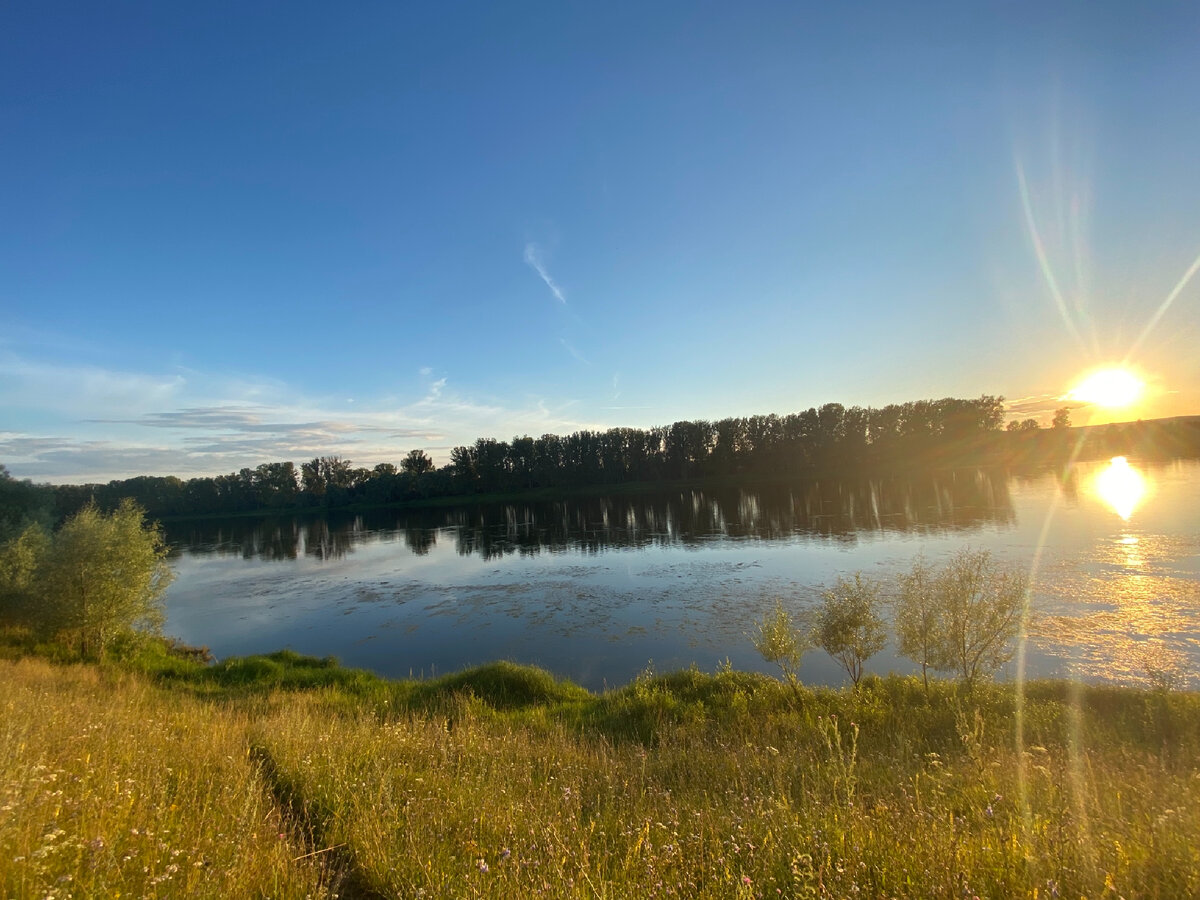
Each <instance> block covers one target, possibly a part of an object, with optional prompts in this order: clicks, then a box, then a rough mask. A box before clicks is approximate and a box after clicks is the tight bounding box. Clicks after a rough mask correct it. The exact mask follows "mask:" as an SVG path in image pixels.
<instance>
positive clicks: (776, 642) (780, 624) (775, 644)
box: [752, 599, 809, 699]
mask: <svg viewBox="0 0 1200 900" xmlns="http://www.w3.org/2000/svg"><path fill="white" fill-rule="evenodd" d="M757 628H758V630H757V633H756V634H754V635H753V636H752V640H753V641H754V649H755V650H757V651H758V652H759V653H760V654H761V655H762V658H763V659H765V660H766V661H767V662H772V663H775V664H776V665H777V666H779V669H780V671H781V672H783V676H784V677H785V678H786V679H787V681H788V684H790V685H791V686H792V691H793V692H794V693H795V695H796V698H797V699H799V698H800V683H799V681H798V679H797V678H796V670H797V669H799V668H800V660H801V659H802V658H803V656H804V654H805V652H806V651H807V650H808V648H809V639H808V636H807V635H806V634H805V632H804V631H803V630H802V629H801V628H800V627H798V623H797V622H796V621H795V619H794V618H793V617H792V614H791V613H789V612H788V611H787V609H786V608H785V607H784V605H783V601H782V600H778V599H777V600H776V601H775V609H774V611H773V612H772V613H771V614H770V615H767V616H764V617H763V618H762V619H761V620H760V621H759V622H758V623H757Z"/></svg>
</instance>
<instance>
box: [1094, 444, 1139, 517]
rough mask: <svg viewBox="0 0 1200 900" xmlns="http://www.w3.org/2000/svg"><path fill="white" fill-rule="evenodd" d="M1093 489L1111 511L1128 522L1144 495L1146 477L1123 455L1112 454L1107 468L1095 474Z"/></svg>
mask: <svg viewBox="0 0 1200 900" xmlns="http://www.w3.org/2000/svg"><path fill="white" fill-rule="evenodd" d="M1093 489H1094V490H1095V492H1096V493H1097V494H1098V495H1099V496H1100V499H1101V500H1103V501H1104V502H1105V503H1107V504H1108V505H1109V507H1111V509H1112V511H1113V512H1115V513H1116V514H1117V515H1118V516H1120V517H1121V518H1122V519H1124V520H1125V521H1126V522H1128V521H1129V517H1130V516H1131V515H1133V511H1134V510H1135V509H1137V507H1138V505H1139V504H1140V503H1141V502H1142V500H1143V499H1144V498H1145V496H1146V479H1145V478H1144V477H1143V476H1142V473H1141V472H1139V471H1138V470H1137V469H1135V468H1134V467H1133V466H1131V465H1130V464H1129V461H1128V460H1127V459H1125V457H1123V456H1114V457H1113V458H1112V460H1111V461H1110V462H1109V464H1108V468H1106V469H1103V470H1102V471H1101V472H1100V473H1099V474H1098V475H1097V476H1096V480H1095V482H1094V486H1093Z"/></svg>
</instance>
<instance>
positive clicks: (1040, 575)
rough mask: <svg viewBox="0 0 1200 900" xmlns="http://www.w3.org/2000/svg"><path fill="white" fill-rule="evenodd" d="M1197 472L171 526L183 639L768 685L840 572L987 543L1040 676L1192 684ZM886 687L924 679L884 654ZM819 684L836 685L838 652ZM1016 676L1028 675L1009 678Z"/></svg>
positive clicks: (1113, 468)
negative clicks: (694, 669)
mask: <svg viewBox="0 0 1200 900" xmlns="http://www.w3.org/2000/svg"><path fill="white" fill-rule="evenodd" d="M1197 510H1200V463H1197V462H1195V461H1177V462H1173V463H1169V464H1158V465H1156V466H1153V467H1150V466H1147V465H1146V464H1143V463H1139V462H1138V461H1136V460H1131V461H1128V462H1117V463H1108V462H1105V463H1091V464H1084V465H1080V466H1079V467H1077V468H1076V470H1075V471H1074V473H1073V474H1072V475H1071V476H1070V477H1069V478H1067V479H1065V480H1064V479H1061V478H1059V477H1057V476H1056V475H1055V474H1053V473H1049V472H1047V473H1041V474H1035V475H1026V476H1007V475H1003V474H996V473H987V472H983V471H978V472H958V473H955V474H954V475H945V476H936V477H935V476H929V477H926V478H918V479H891V480H862V481H856V482H842V481H830V480H825V481H813V482H809V483H806V484H803V485H798V486H796V487H794V488H792V489H788V490H772V491H754V490H736V489H735V490H721V491H702V490H690V489H689V490H676V491H670V492H662V493H656V494H651V495H637V496H629V495H615V496H610V497H599V498H586V499H578V500H575V499H572V500H565V501H561V502H540V503H508V504H494V505H466V506H462V507H454V508H447V509H439V510H435V511H429V510H426V511H420V512H407V511H406V512H394V511H390V512H389V511H383V512H377V513H372V514H365V515H358V516H342V517H337V516H334V517H309V518H285V519H273V520H262V521H257V520H236V521H229V522H203V523H192V524H176V525H173V526H171V528H169V529H168V538H169V539H170V540H171V541H172V543H173V544H174V546H175V547H176V548H177V553H176V556H175V558H174V560H173V563H174V566H175V569H176V572H177V580H176V582H175V584H174V585H172V587H171V589H170V591H169V593H168V597H167V607H168V622H167V630H168V632H169V633H171V634H174V635H177V636H179V637H180V638H182V639H183V640H185V641H187V642H189V643H197V644H206V645H208V646H209V647H211V648H212V649H213V651H214V653H216V654H217V655H218V656H228V655H240V654H247V653H258V652H268V651H271V650H276V649H280V648H281V647H291V648H292V649H295V650H297V651H299V652H301V653H310V654H315V655H319V656H325V655H334V656H337V657H338V658H339V659H341V660H342V661H343V662H345V663H347V664H349V665H354V666H363V667H366V668H369V669H372V670H374V671H377V672H380V673H381V674H385V675H391V676H407V675H409V674H413V675H431V674H435V673H440V672H445V671H450V670H454V669H458V668H461V667H463V666H466V665H472V664H476V663H482V662H487V661H491V660H494V659H501V658H503V659H512V660H516V661H518V662H524V663H536V664H538V665H542V666H545V667H546V668H548V669H550V670H552V671H554V672H556V673H558V674H560V675H563V676H568V677H570V678H573V679H574V680H576V681H578V682H580V683H582V684H584V685H586V686H588V687H593V688H599V687H603V686H604V685H605V684H608V685H613V684H622V683H625V682H627V681H628V680H629V679H631V678H632V677H634V676H635V675H636V674H637V673H638V672H639V671H642V670H644V669H646V668H647V667H648V666H650V665H653V667H654V668H655V669H657V670H659V671H667V670H671V669H676V668H681V667H685V666H687V665H690V664H693V663H694V664H696V665H698V666H699V667H701V668H702V669H712V668H714V667H715V666H716V665H718V663H719V662H720V661H723V660H726V659H728V660H729V661H730V662H731V663H732V664H733V665H734V666H735V667H738V668H746V669H759V670H763V671H770V667H769V666H768V665H766V664H765V663H764V662H763V661H762V660H761V659H760V658H759V657H758V655H757V653H756V651H755V650H754V648H753V646H752V644H751V642H750V638H749V636H748V635H749V633H750V632H751V631H752V629H753V624H754V622H755V620H756V619H757V618H758V617H760V616H761V615H762V614H763V612H764V611H766V610H768V609H769V608H771V607H772V606H773V604H774V600H775V598H777V597H779V598H783V600H784V601H785V602H786V603H787V604H789V605H791V606H793V607H795V608H796V609H798V610H799V609H803V608H805V607H808V606H811V604H812V603H813V602H814V601H815V600H816V599H817V598H818V597H819V595H820V591H821V589H822V588H823V587H824V586H826V585H829V584H831V583H832V582H833V580H834V579H835V578H836V577H837V576H838V575H846V574H850V573H852V572H854V571H857V570H861V571H863V572H864V573H866V574H869V575H871V576H873V577H877V578H880V579H883V580H885V581H886V582H888V583H889V584H890V583H893V582H894V579H895V576H896V575H897V574H898V573H899V572H902V571H905V570H907V569H908V567H909V566H910V565H911V563H912V561H913V559H914V558H915V557H916V555H917V554H918V553H920V554H924V556H925V557H926V558H927V559H929V560H930V561H931V562H933V563H935V564H937V563H940V562H943V561H944V560H945V559H947V558H948V557H949V556H950V555H952V554H953V553H954V552H955V551H957V550H959V549H960V548H962V547H965V546H969V547H972V548H977V549H988V550H991V551H992V552H993V553H994V554H995V555H996V556H997V557H998V558H1000V559H1001V560H1003V561H1005V562H1007V563H1009V564H1011V565H1014V566H1020V567H1022V568H1023V569H1025V570H1027V571H1030V572H1031V573H1032V577H1033V585H1034V592H1033V597H1034V607H1035V609H1034V612H1035V614H1036V615H1035V618H1034V623H1033V626H1032V630H1031V633H1030V635H1029V637H1028V639H1027V642H1026V644H1025V648H1026V666H1027V669H1028V673H1029V674H1030V675H1031V676H1034V677H1038V676H1051V675H1074V676H1079V677H1083V678H1087V679H1094V680H1110V681H1117V682H1142V683H1145V682H1147V681H1153V680H1158V681H1161V680H1164V679H1166V680H1174V681H1176V682H1179V681H1185V680H1187V679H1188V678H1189V677H1190V673H1191V672H1194V671H1196V670H1197V662H1200V514H1198V513H1197ZM868 670H869V671H875V672H880V673H883V672H888V671H899V672H909V671H913V666H912V664H911V663H910V662H909V661H907V660H904V659H901V658H898V657H897V656H896V655H895V654H894V653H893V652H892V648H890V647H889V648H888V650H885V651H884V652H883V653H882V654H880V655H879V656H877V657H875V658H873V659H872V660H871V661H870V663H868ZM801 674H802V676H803V677H804V678H805V679H806V680H810V681H815V682H826V683H837V682H840V681H841V680H842V673H841V670H840V669H838V668H837V667H836V666H835V665H834V664H833V662H832V661H831V660H830V659H829V658H828V657H827V656H825V655H824V654H823V653H820V652H812V653H810V654H809V655H808V656H806V657H805V661H804V663H803V668H802V673H801ZM1008 674H1012V672H1011V666H1010V671H1009V672H1008Z"/></svg>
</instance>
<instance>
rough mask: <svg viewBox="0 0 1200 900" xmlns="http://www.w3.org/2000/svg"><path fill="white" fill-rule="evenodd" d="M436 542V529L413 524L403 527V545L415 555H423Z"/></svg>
mask: <svg viewBox="0 0 1200 900" xmlns="http://www.w3.org/2000/svg"><path fill="white" fill-rule="evenodd" d="M436 544H437V531H435V530H434V529H432V528H423V527H421V526H420V525H415V526H409V527H406V528H405V529H404V546H406V547H407V548H408V549H409V550H411V551H412V552H413V553H415V554H416V555H417V556H424V555H425V554H426V553H428V552H429V551H430V549H431V548H432V547H433V546H434V545H436Z"/></svg>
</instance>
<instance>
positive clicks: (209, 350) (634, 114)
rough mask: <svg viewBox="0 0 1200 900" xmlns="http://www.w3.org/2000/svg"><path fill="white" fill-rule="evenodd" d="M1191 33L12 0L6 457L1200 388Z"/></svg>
mask: <svg viewBox="0 0 1200 900" xmlns="http://www.w3.org/2000/svg"><path fill="white" fill-rule="evenodd" d="M1198 41H1200V5H1198V4H1195V3H1171V2H1163V3H1152V4H1136V5H1135V4H1130V3H1125V2H1119V3H1105V2H1080V3H1053V2H1050V3H1047V2H1034V3H1019V2H1008V3H995V4H988V3H978V4H976V3H968V4H964V3H961V2H953V3H927V4H894V3H879V4H873V3H849V4H830V3H802V2H786V3H736V4H735V3H705V2H688V3H673V2H665V0H664V2H654V3H623V2H607V3H589V4H585V3H577V2H564V0H559V2H556V3H524V2H512V3H499V4H496V3H487V4H485V3H465V4H464V3H455V2H443V3H434V4H405V3H394V2H387V3H371V2H364V3H355V4H312V3H302V2H290V3H245V2H240V3H229V4H225V3H221V2H215V0H214V2H206V3H195V4H183V3H149V2H147V3H123V2H113V3H103V4H96V3H81V4H70V3H57V2H42V0H39V2H13V3H7V4H5V5H4V8H3V10H2V11H0V111H2V114H0V210H3V215H0V463H3V464H4V465H6V466H7V468H8V469H9V471H10V472H11V473H12V474H14V475H16V476H18V477H22V478H32V479H34V480H35V481H50V482H86V481H106V480H108V479H111V478H121V477H128V476H132V475H137V474H157V475H167V474H173V475H179V476H181V477H190V476H194V475H203V474H220V473H225V472H231V471H235V470H237V469H239V468H241V467H243V466H251V467H253V466H256V465H258V464H260V463H263V462H271V461H278V460H288V459H290V460H293V461H295V462H297V463H299V462H301V461H304V460H306V459H310V458H312V457H313V456H317V455H328V454H337V455H340V456H342V457H344V458H349V459H350V460H351V461H352V462H353V463H354V464H355V465H366V466H370V465H374V464H376V463H379V462H398V461H399V460H400V458H401V457H402V456H403V455H404V454H405V453H406V452H408V451H409V450H410V449H413V448H422V449H425V450H426V451H427V452H429V453H430V454H431V455H432V456H433V457H434V459H435V460H436V461H438V462H439V463H441V462H445V461H447V459H448V457H449V450H450V448H451V447H453V446H455V445H457V444H463V443H469V442H472V441H474V440H475V439H476V438H477V437H485V436H486V437H495V438H499V439H509V438H511V437H513V436H515V435H523V434H530V435H540V434H544V433H560V434H564V433H569V432H571V431H575V430H579V429H582V428H607V427H612V426H633V427H647V426H651V425H663V424H670V423H671V422H673V421H676V420H679V419H696V418H706V419H718V418H723V417H726V416H743V415H751V414H756V413H771V412H775V413H780V414H783V413H789V412H795V411H798V410H803V409H806V408H808V407H810V406H819V405H821V404H823V403H827V402H840V403H843V404H846V405H848V406H849V405H854V404H858V405H863V406H883V405H885V404H888V403H899V402H905V401H909V400H918V399H925V398H939V397H945V396H955V397H977V396H979V395H981V394H994V395H1003V396H1004V397H1006V398H1007V399H1008V400H1009V401H1010V402H1011V404H1012V407H1011V409H1012V415H1014V416H1018V417H1020V418H1025V417H1029V416H1033V417H1037V418H1039V419H1040V420H1041V421H1042V422H1043V423H1044V424H1048V423H1049V420H1050V417H1051V415H1052V413H1053V410H1054V409H1056V408H1057V407H1059V406H1061V405H1063V402H1064V401H1063V398H1064V397H1066V396H1067V392H1068V391H1069V390H1070V388H1071V387H1072V385H1073V384H1074V383H1076V382H1077V381H1078V380H1079V378H1080V377H1082V375H1083V374H1084V373H1086V372H1087V371H1089V370H1091V369H1094V368H1097V367H1102V366H1106V365H1116V364H1122V365H1126V366H1129V367H1131V368H1133V369H1134V370H1135V371H1136V372H1137V373H1138V375H1139V377H1140V378H1142V379H1143V380H1144V381H1145V383H1146V385H1147V392H1146V394H1145V396H1144V399H1143V401H1142V402H1141V403H1139V404H1138V405H1137V407H1136V408H1135V409H1127V410H1124V411H1122V415H1121V416H1118V418H1126V419H1130V418H1154V417H1158V416H1165V415H1179V414H1196V413H1200V353H1197V352H1196V349H1195V348H1197V347H1200V276H1197V277H1195V278H1190V277H1189V273H1193V274H1194V272H1195V269H1196V268H1197V266H1200V262H1198V260H1200V256H1198V254H1200V167H1197V165H1196V159H1197V154H1198V153H1200V114H1198V110H1197V103H1198V100H1197V98H1198V97H1200V53H1197V52H1196V47H1197V46H1198ZM1102 414H1103V412H1102V411H1100V410H1098V409H1091V408H1089V407H1087V406H1079V407H1078V408H1076V409H1075V410H1074V413H1073V420H1074V421H1075V422H1076V423H1077V424H1079V423H1082V422H1084V421H1089V420H1090V421H1100V419H1099V418H1097V416H1099V415H1102ZM1110 415H1112V414H1111V413H1110Z"/></svg>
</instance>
